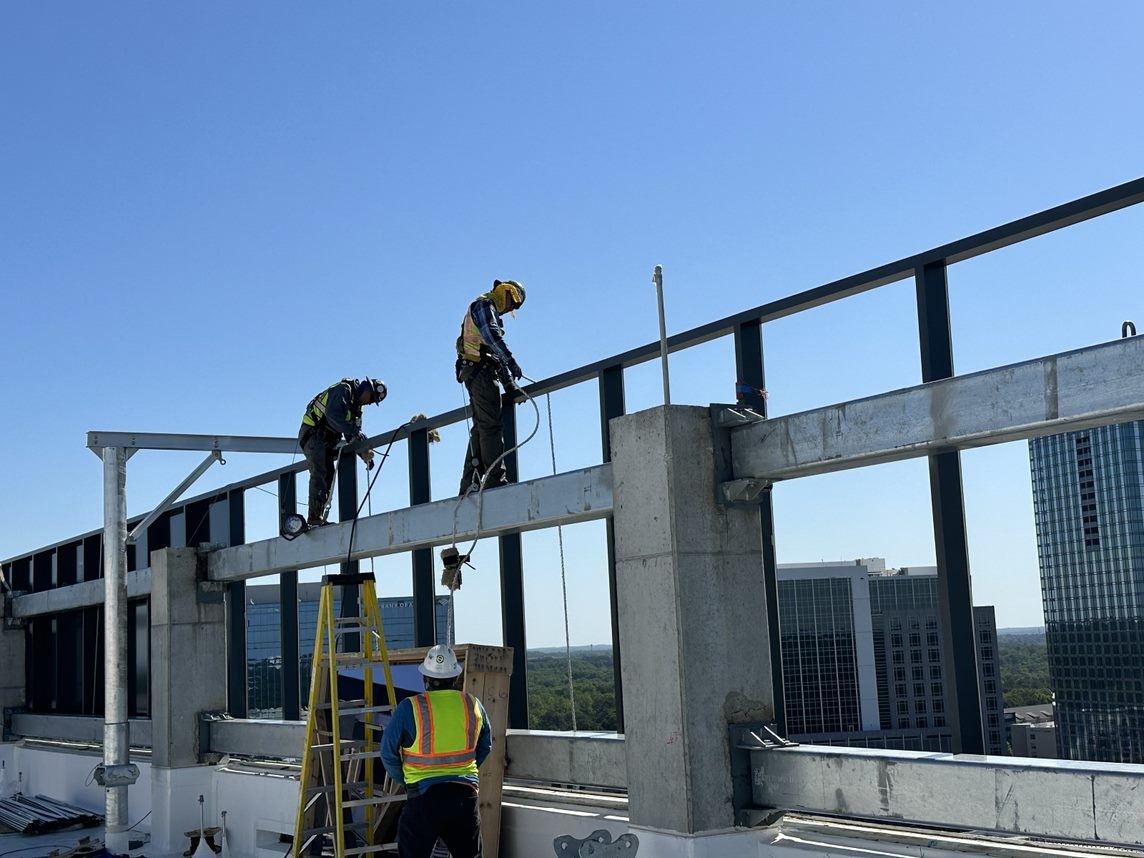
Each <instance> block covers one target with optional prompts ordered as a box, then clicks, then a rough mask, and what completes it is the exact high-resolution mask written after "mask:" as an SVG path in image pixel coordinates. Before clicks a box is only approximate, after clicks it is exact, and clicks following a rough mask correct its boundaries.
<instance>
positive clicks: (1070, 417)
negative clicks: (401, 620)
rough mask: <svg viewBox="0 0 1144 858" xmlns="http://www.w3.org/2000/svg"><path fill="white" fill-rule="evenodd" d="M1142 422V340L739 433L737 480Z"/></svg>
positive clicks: (734, 439) (735, 440)
mask: <svg viewBox="0 0 1144 858" xmlns="http://www.w3.org/2000/svg"><path fill="white" fill-rule="evenodd" d="M1141 417H1144V337H1132V338H1128V339H1121V340H1114V341H1113V342H1109V343H1103V344H1101V345H1098V346H1091V347H1088V348H1083V349H1077V350H1076V351H1071V352H1064V353H1063V354H1058V355H1049V356H1048V357H1043V358H1038V359H1036V360H1031V361H1026V362H1024V363H1018V364H1012V365H1011V366H1005V367H1000V368H997V369H989V370H984V371H982V372H975V373H972V374H969V375H959V376H954V377H953V378H949V379H944V380H942V381H934V382H930V383H929V384H922V385H919V386H917V387H910V388H906V389H905V390H897V391H894V392H892V393H885V394H881V395H879V396H872V397H869V398H867V399H858V400H855V401H853V402H844V403H842V404H840V405H831V406H828V407H826V408H818V409H815V410H813V411H804V412H802V413H800V414H791V415H787V416H785V417H776V418H773V419H770V420H766V421H763V422H761V423H755V424H751V425H749V426H744V427H740V428H735V429H732V430H731V466H732V470H733V473H734V476H735V477H736V478H737V479H740V480H742V479H758V480H771V481H774V480H788V479H792V478H794V477H805V476H810V475H811V474H822V473H827V472H831V471H841V470H845V469H847V468H856V467H860V466H864V465H876V464H881V463H883V462H893V461H898V460H900V459H909V458H914V457H918V456H928V455H932V454H934V453H939V452H946V451H949V450H961V449H967V448H972V447H982V446H986V445H989V444H1001V443H1004V442H1006V441H1016V440H1020V439H1022V438H1032V437H1036V436H1039V435H1051V434H1055V433H1057V432H1067V431H1070V430H1074V429H1086V428H1090V427H1093V426H1102V425H1106V424H1110V423H1121V422H1125V421H1128V420H1136V419H1138V418H1141Z"/></svg>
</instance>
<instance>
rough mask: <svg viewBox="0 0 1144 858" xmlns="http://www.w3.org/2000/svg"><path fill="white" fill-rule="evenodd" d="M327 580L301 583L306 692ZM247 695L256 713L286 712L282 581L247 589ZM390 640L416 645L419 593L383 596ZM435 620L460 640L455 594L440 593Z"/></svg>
mask: <svg viewBox="0 0 1144 858" xmlns="http://www.w3.org/2000/svg"><path fill="white" fill-rule="evenodd" d="M321 588H322V585H321V584H320V583H319V582H317V581H314V582H312V583H304V584H299V585H298V650H299V659H298V671H299V688H301V689H302V694H303V697H305V695H306V693H307V689H309V687H310V684H309V683H310V662H311V658H312V656H313V653H314V637H315V635H316V633H317V630H318V602H319V598H320V596H321ZM246 601H247V605H246V665H247V700H248V706H249V708H250V713H251V716H252V717H280V715H281V707H282V681H281V671H282V629H281V607H280V604H279V602H280V597H279V591H278V585H277V584H252V585H248V586H247V588H246ZM377 604H378V609H379V611H380V614H381V624H382V627H383V628H384V629H385V644H386V646H387V647H388V648H389V649H405V648H408V647H412V646H413V645H414V638H413V597H412V596H399V597H396V598H394V597H390V598H378V600H377ZM433 611H434V619H435V623H436V626H437V640H438V641H444V640H445V639H446V636H447V635H449V640H448V642H449V643H450V644H452V643H455V641H454V640H453V637H452V635H451V634H450V632H451V625H450V623H449V597H448V596H435V597H434V603H433Z"/></svg>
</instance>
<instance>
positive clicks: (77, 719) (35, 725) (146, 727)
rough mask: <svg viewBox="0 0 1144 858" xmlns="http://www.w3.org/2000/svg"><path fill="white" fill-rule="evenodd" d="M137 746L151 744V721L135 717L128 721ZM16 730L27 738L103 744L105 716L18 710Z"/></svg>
mask: <svg viewBox="0 0 1144 858" xmlns="http://www.w3.org/2000/svg"><path fill="white" fill-rule="evenodd" d="M127 723H128V727H129V733H130V739H129V741H130V744H131V747H133V748H150V747H151V721H150V719H147V718H132V719H130V720H129V721H128V722H127ZM12 732H13V733H14V734H15V735H17V736H21V737H23V738H26V739H51V740H55V741H65V742H85V743H90V744H93V745H101V744H103V719H102V718H93V717H90V716H87V715H40V714H36V713H33V712H17V713H15V714H13V715H12Z"/></svg>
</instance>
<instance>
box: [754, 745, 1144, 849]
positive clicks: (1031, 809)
mask: <svg viewBox="0 0 1144 858" xmlns="http://www.w3.org/2000/svg"><path fill="white" fill-rule="evenodd" d="M750 760H751V762H750V770H751V783H752V784H753V787H752V800H753V802H754V803H755V804H756V805H757V806H759V807H777V808H783V809H786V810H807V811H814V812H818V813H835V814H840V815H842V816H847V817H871V818H876V819H878V818H880V819H894V820H897V821H901V822H916V823H923V824H926V825H933V826H938V827H951V828H960V829H976V830H987V831H1004V832H1008V833H1012V834H1030V835H1037V836H1041V837H1047V838H1062V839H1069V840H1080V841H1085V842H1089V841H1092V840H1098V841H1101V842H1107V843H1109V844H1114V843H1129V844H1133V845H1136V846H1139V845H1141V844H1144V767H1141V766H1128V765H1123V764H1119V763H1079V762H1064V761H1060V760H1033V759H1025V758H1020V759H1015V758H1011V757H978V756H973V755H965V756H955V755H952V754H930V753H924V752H920V751H883V750H874V749H866V748H826V747H822V746H812V745H801V746H799V747H795V748H782V749H779V750H756V751H751V752H750Z"/></svg>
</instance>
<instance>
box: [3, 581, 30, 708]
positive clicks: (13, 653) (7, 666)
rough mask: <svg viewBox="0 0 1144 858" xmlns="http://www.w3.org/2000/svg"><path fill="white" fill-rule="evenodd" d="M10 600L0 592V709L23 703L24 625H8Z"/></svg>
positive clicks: (14, 706)
mask: <svg viewBox="0 0 1144 858" xmlns="http://www.w3.org/2000/svg"><path fill="white" fill-rule="evenodd" d="M11 601H12V599H11V597H10V596H8V595H6V594H4V593H0V652H2V653H4V656H3V657H2V658H0V711H2V710H3V709H18V708H20V707H22V706H23V705H24V627H23V624H21V625H20V626H19V627H12V628H9V627H8V621H7V620H6V619H4V618H5V617H7V616H8V614H9V613H11V605H10V602H11Z"/></svg>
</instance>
